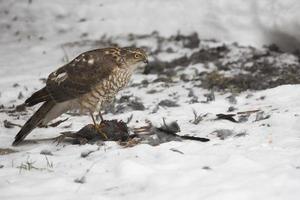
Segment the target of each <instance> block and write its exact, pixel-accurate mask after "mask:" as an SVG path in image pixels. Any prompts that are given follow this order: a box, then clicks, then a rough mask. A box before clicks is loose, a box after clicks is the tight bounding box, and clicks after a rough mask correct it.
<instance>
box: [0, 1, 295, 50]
mask: <svg viewBox="0 0 300 200" xmlns="http://www.w3.org/2000/svg"><path fill="white" fill-rule="evenodd" d="M299 9H300V2H299V1H297V0H284V1H282V0H281V1H279V0H248V1H240V0H185V1H182V0H164V1H160V0H152V1H148V0H114V1H111V0H86V1H80V0H65V1H60V0H51V1H43V0H23V1H18V0H2V1H0V16H1V20H0V29H1V38H0V40H1V46H3V45H5V44H7V43H10V42H12V41H16V40H18V41H21V40H48V41H51V42H52V43H59V42H61V41H62V40H63V41H64V42H69V41H75V40H80V39H82V38H89V39H99V38H100V37H101V36H102V35H103V34H106V35H116V34H126V33H135V34H142V33H151V32H152V31H159V33H160V34H162V35H172V34H174V33H176V32H178V31H180V32H181V33H190V32H194V31H196V32H197V33H198V34H199V36H200V38H213V39H217V40H222V41H235V42H239V43H241V44H245V45H254V46H261V45H264V44H271V43H275V44H277V45H278V46H279V47H280V48H282V49H283V50H287V51H293V50H295V49H297V48H299V47H300V43H299V41H300V32H299V28H300V13H299ZM66 36H67V37H66ZM66 40H68V41H66Z"/></svg>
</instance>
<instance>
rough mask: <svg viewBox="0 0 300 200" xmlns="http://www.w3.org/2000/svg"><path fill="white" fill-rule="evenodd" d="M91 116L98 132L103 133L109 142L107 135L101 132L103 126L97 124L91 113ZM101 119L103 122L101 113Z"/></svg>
mask: <svg viewBox="0 0 300 200" xmlns="http://www.w3.org/2000/svg"><path fill="white" fill-rule="evenodd" d="M90 115H91V117H92V120H93V123H94V126H95V128H96V130H97V132H98V133H101V134H102V135H103V137H104V138H105V139H106V140H107V139H108V137H107V135H106V134H105V133H104V132H103V131H102V130H101V125H100V124H97V123H96V120H95V118H94V115H93V113H92V112H90ZM100 118H101V122H102V121H103V117H102V115H101V113H100Z"/></svg>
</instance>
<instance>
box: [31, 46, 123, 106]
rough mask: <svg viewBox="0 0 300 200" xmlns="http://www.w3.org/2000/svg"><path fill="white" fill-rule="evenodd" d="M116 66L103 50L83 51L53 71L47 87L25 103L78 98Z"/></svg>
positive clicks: (33, 103) (32, 103)
mask: <svg viewBox="0 0 300 200" xmlns="http://www.w3.org/2000/svg"><path fill="white" fill-rule="evenodd" d="M99 51H100V52H99ZM114 67H117V65H116V63H115V61H114V60H113V58H112V57H111V56H109V55H106V54H105V53H104V52H103V50H102V52H101V50H94V51H89V52H86V53H83V54H81V55H79V56H78V57H77V58H75V59H74V60H72V61H71V62H70V63H68V64H66V65H64V66H63V67H61V68H59V69H57V70H56V71H54V72H52V73H51V74H50V75H49V77H48V79H47V82H46V87H44V88H42V89H41V90H39V91H37V92H36V93H34V94H33V95H32V96H31V97H30V98H28V99H27V100H26V102H25V103H26V104H27V105H28V106H32V105H35V104H37V103H39V102H42V101H47V100H54V101H55V102H63V101H67V100H71V99H75V98H78V97H80V96H81V95H83V94H86V93H88V92H90V91H91V89H92V87H93V86H95V85H96V84H97V83H99V82H100V81H101V80H104V79H106V78H107V77H108V76H109V75H110V74H111V73H112V72H113V69H114Z"/></svg>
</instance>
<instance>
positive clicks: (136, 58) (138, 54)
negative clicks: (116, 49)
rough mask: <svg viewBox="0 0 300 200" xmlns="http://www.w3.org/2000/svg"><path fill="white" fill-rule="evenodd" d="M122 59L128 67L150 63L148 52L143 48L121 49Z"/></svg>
mask: <svg viewBox="0 0 300 200" xmlns="http://www.w3.org/2000/svg"><path fill="white" fill-rule="evenodd" d="M120 54H121V57H122V59H123V61H125V62H126V64H127V65H128V66H131V65H136V64H139V63H142V62H143V63H148V57H147V54H146V52H145V51H144V50H143V49H141V48H135V47H124V48H121V52H120Z"/></svg>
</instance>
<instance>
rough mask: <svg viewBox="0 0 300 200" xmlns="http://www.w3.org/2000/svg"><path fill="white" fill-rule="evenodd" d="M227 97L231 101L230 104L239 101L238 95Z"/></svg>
mask: <svg viewBox="0 0 300 200" xmlns="http://www.w3.org/2000/svg"><path fill="white" fill-rule="evenodd" d="M226 99H227V100H228V101H229V103H230V104H236V103H237V100H236V96H235V95H233V94H232V95H230V96H228V97H226Z"/></svg>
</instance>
